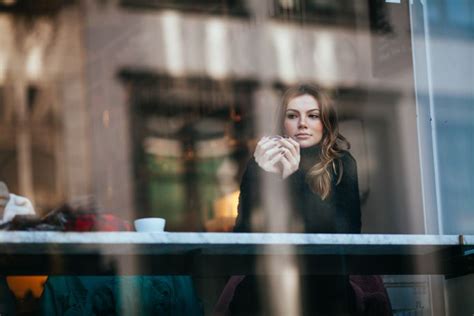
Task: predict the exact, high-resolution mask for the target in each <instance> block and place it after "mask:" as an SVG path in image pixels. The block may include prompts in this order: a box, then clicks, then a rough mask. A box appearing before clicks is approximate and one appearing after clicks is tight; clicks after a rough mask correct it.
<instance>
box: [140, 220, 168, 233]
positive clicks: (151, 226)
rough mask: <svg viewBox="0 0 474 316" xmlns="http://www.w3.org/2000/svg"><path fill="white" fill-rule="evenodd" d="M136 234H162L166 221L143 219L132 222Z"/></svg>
mask: <svg viewBox="0 0 474 316" xmlns="http://www.w3.org/2000/svg"><path fill="white" fill-rule="evenodd" d="M134 224H135V230H136V231H137V232H163V231H164V229H165V224H166V220H165V219H164V218H160V217H145V218H139V219H137V220H135V221H134Z"/></svg>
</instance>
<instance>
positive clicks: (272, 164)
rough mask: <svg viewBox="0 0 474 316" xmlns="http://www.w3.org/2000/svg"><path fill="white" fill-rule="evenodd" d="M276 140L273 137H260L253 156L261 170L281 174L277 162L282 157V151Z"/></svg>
mask: <svg viewBox="0 0 474 316" xmlns="http://www.w3.org/2000/svg"><path fill="white" fill-rule="evenodd" d="M278 140H279V138H275V137H268V136H265V137H262V138H261V139H260V140H259V141H258V143H257V148H256V149H255V152H254V154H253V156H254V158H255V161H256V162H257V164H258V165H259V166H260V168H262V169H263V170H265V171H267V172H271V173H277V174H281V172H282V168H281V166H279V164H278V162H279V161H280V159H281V157H282V156H283V151H282V147H281V145H280V143H279V141H278Z"/></svg>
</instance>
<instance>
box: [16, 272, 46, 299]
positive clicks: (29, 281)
mask: <svg viewBox="0 0 474 316" xmlns="http://www.w3.org/2000/svg"><path fill="white" fill-rule="evenodd" d="M47 279H48V277H47V276H44V275H37V276H8V277H7V283H8V287H9V288H10V290H12V292H13V293H14V294H15V296H16V297H18V298H23V297H25V295H26V294H27V293H28V292H29V291H31V293H32V294H33V296H34V297H40V296H41V294H42V293H43V289H44V283H45V282H46V280H47Z"/></svg>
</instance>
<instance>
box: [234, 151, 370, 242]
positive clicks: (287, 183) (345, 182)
mask: <svg viewBox="0 0 474 316" xmlns="http://www.w3.org/2000/svg"><path fill="white" fill-rule="evenodd" d="M320 151H321V148H320V146H318V145H316V146H313V147H310V148H304V149H302V150H301V152H300V153H301V162H300V168H299V169H298V170H297V171H296V172H295V173H293V174H292V175H290V176H289V177H288V178H286V179H284V180H281V179H280V178H279V176H278V175H275V174H270V173H268V172H265V171H264V170H263V169H261V168H260V167H259V166H258V165H257V163H256V162H255V160H253V159H252V160H250V162H249V163H248V165H247V168H246V170H245V172H244V175H243V177H242V181H241V185H240V197H239V207H238V217H237V221H236V224H235V227H234V231H235V232H268V231H275V229H272V228H270V226H271V225H269V220H271V219H272V217H274V216H278V214H282V213H281V212H283V213H285V212H287V214H283V215H282V216H286V218H288V223H287V226H286V227H279V228H278V229H276V231H280V232H306V233H360V230H361V219H360V218H361V213H360V200H359V186H358V182H357V165H356V161H355V159H354V158H353V157H352V155H351V154H350V153H349V152H347V151H344V152H343V154H342V157H341V158H340V161H341V162H342V166H343V169H342V178H341V181H340V182H339V183H336V182H337V180H338V179H337V178H338V174H336V173H335V172H334V170H333V171H332V173H333V174H332V187H331V192H330V195H329V196H328V197H327V198H326V199H325V200H322V199H321V197H320V196H319V195H318V194H316V193H314V192H313V191H312V189H311V187H310V185H309V184H308V182H307V181H306V173H307V172H308V170H309V169H310V168H311V167H312V166H313V165H314V164H315V163H316V162H317V159H318V157H319V154H320ZM335 165H336V166H337V165H338V163H335ZM336 170H337V168H336ZM263 185H267V186H270V187H271V186H273V185H277V186H278V185H281V186H283V187H284V188H286V190H287V191H286V192H287V193H286V194H285V196H281V195H279V194H278V195H276V196H273V197H265V196H264V194H265V193H264V192H268V190H265V188H264V187H263ZM268 198H272V199H281V201H282V202H285V203H283V204H285V205H284V206H283V208H284V210H276V209H268V203H267V204H265V202H263V201H267V200H266V199H268ZM279 205H282V203H276V204H274V205H273V206H272V207H274V208H278V206H279ZM258 213H260V214H258Z"/></svg>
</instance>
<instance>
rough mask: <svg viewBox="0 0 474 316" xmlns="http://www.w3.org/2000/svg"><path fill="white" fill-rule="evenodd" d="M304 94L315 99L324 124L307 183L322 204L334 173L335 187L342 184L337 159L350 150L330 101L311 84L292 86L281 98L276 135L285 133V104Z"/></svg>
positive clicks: (339, 164)
mask: <svg viewBox="0 0 474 316" xmlns="http://www.w3.org/2000/svg"><path fill="white" fill-rule="evenodd" d="M305 94H308V95H310V96H312V97H314V98H315V99H316V101H317V102H318V106H319V112H320V119H321V122H322V124H323V137H322V139H321V142H320V144H321V156H320V160H319V161H318V162H316V161H317V159H316V157H315V164H314V165H313V166H312V167H311V168H310V169H309V171H308V172H307V174H306V180H307V181H308V183H309V185H310V186H311V188H312V190H313V192H315V193H317V194H319V195H320V196H321V198H322V199H323V200H324V199H325V198H326V197H327V196H328V195H329V193H330V192H331V183H332V177H333V173H334V174H335V175H337V176H338V179H337V182H336V184H339V182H340V181H341V178H342V173H343V167H342V162H341V160H340V159H339V158H340V157H341V156H342V154H343V150H344V149H349V148H350V144H349V142H348V141H347V139H346V138H345V137H344V136H342V135H341V134H340V133H339V126H338V119H337V113H336V109H335V108H334V105H333V103H332V100H331V98H330V97H329V96H328V95H327V94H326V93H325V92H324V91H323V90H322V89H321V88H319V87H317V86H314V85H311V84H299V85H296V86H293V87H291V88H289V89H288V90H286V92H285V93H284V94H283V98H282V102H281V105H280V109H279V115H278V129H279V131H278V132H279V133H280V134H283V133H284V127H283V123H284V120H285V112H286V108H287V106H288V103H289V102H290V101H291V100H292V99H293V98H296V97H299V96H302V95H305ZM336 165H337V167H336ZM331 169H332V170H331Z"/></svg>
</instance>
